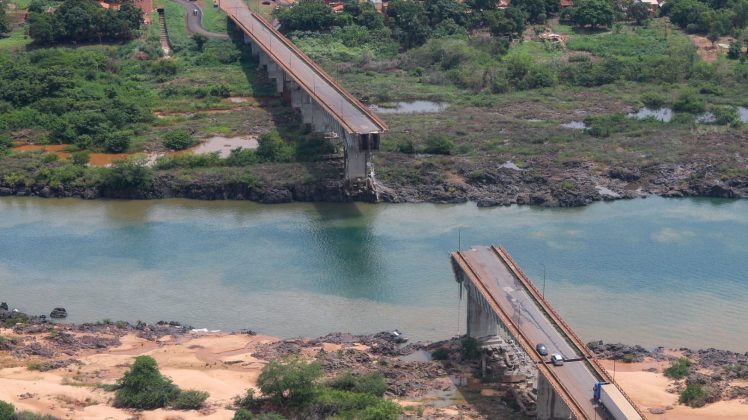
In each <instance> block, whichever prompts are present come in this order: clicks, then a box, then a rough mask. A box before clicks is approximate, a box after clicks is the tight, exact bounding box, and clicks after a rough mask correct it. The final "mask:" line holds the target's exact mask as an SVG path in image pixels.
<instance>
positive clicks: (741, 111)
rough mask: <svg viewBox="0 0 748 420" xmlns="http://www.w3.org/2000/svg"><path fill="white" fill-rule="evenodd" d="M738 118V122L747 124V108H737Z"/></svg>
mask: <svg viewBox="0 0 748 420" xmlns="http://www.w3.org/2000/svg"><path fill="white" fill-rule="evenodd" d="M738 116H739V117H740V121H742V122H744V123H748V108H746V107H744V106H739V107H738Z"/></svg>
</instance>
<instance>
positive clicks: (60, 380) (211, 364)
mask: <svg viewBox="0 0 748 420" xmlns="http://www.w3.org/2000/svg"><path fill="white" fill-rule="evenodd" d="M8 331H9V330H5V331H0V333H2V335H4V336H6V337H7V336H9V335H12V334H6V333H8ZM121 341H122V345H120V346H118V347H115V348H111V349H107V350H105V351H102V352H100V353H96V352H94V351H89V352H88V354H86V353H84V354H81V355H77V356H76V359H78V360H80V361H81V363H82V364H81V365H71V366H69V367H67V368H63V369H56V370H51V371H48V372H39V371H32V370H29V369H28V368H27V364H28V363H29V360H18V359H13V358H11V357H6V358H5V359H3V360H0V363H1V364H0V366H2V367H3V368H1V369H0V400H3V401H6V402H10V403H12V404H13V405H15V406H16V408H17V409H20V410H30V411H34V412H39V413H44V414H51V415H54V416H56V417H59V418H75V419H104V418H113V419H124V418H130V417H132V416H133V414H134V412H130V411H127V410H121V409H117V408H114V407H112V406H111V400H112V398H113V393H111V392H105V391H103V390H101V389H98V388H96V387H95V385H97V384H109V383H114V382H115V381H116V380H117V379H118V378H120V377H121V376H122V375H123V374H124V372H125V371H126V370H127V368H128V366H129V364H130V363H132V359H133V357H134V356H139V355H149V356H152V357H153V358H155V359H156V361H157V362H158V364H159V367H160V369H161V372H162V373H164V374H165V375H166V376H168V377H170V378H171V379H172V380H173V381H174V383H176V384H177V385H179V387H181V388H182V389H199V390H206V391H209V392H210V398H208V400H207V402H206V408H205V409H203V410H201V411H200V412H196V411H170V410H155V411H148V412H142V413H140V415H141V417H140V418H143V419H164V418H183V419H190V418H207V419H230V418H231V417H232V416H233V414H234V412H233V411H232V410H228V409H226V408H225V407H227V406H228V405H230V404H231V402H232V400H233V398H234V397H235V396H237V395H239V394H242V393H244V392H245V391H246V390H247V388H249V387H253V386H255V381H256V380H257V376H258V375H259V373H260V370H261V369H262V367H263V366H264V365H265V363H266V362H265V361H263V360H259V359H255V358H253V357H252V356H251V355H250V354H251V353H252V352H253V351H254V349H255V347H256V346H257V345H258V344H262V343H270V342H273V341H275V339H274V338H273V337H268V336H261V335H257V336H250V335H245V334H233V335H232V334H194V333H193V334H189V335H186V336H183V337H179V338H178V339H176V340H172V339H171V338H170V337H168V336H167V337H163V338H162V339H160V340H159V341H158V342H153V341H148V340H145V339H142V338H138V337H136V336H135V335H134V334H128V335H126V336H124V337H122V339H121ZM13 366H15V367H13Z"/></svg>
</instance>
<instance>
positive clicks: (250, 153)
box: [226, 147, 259, 166]
mask: <svg viewBox="0 0 748 420" xmlns="http://www.w3.org/2000/svg"><path fill="white" fill-rule="evenodd" d="M258 160H259V159H258V158H257V153H255V151H254V150H252V149H244V148H241V147H239V148H236V149H232V150H231V154H230V155H229V157H228V158H226V165H228V166H249V165H252V164H255V163H257V161H258Z"/></svg>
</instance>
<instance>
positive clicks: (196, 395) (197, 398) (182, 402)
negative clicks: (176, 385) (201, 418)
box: [171, 390, 209, 410]
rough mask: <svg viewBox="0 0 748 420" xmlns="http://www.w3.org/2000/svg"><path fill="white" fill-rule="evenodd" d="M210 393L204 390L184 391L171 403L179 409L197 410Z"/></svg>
mask: <svg viewBox="0 0 748 420" xmlns="http://www.w3.org/2000/svg"><path fill="white" fill-rule="evenodd" d="M208 396H209V394H208V393H207V392H204V391H194V390H190V391H182V392H180V393H179V396H177V399H175V400H174V402H173V403H172V404H171V406H172V407H174V408H175V409H177V410H197V409H199V408H200V407H202V406H203V403H204V402H205V400H207V399H208Z"/></svg>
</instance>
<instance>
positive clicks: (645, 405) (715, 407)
mask: <svg viewBox="0 0 748 420" xmlns="http://www.w3.org/2000/svg"><path fill="white" fill-rule="evenodd" d="M602 364H603V366H605V368H606V369H607V370H608V371H609V372H611V374H612V373H613V361H612V360H604V361H602ZM668 366H669V363H668V362H657V361H654V360H651V359H647V360H645V361H644V362H641V363H620V362H618V363H616V365H615V380H616V382H618V383H619V384H620V385H621V387H622V388H623V390H624V391H626V393H627V394H628V395H629V396H630V397H631V398H632V399H633V400H634V402H636V403H637V404H638V405H639V407H640V408H641V409H642V410H644V412H645V413H646V414H647V417H648V418H652V419H663V420H679V419H721V420H727V419H735V420H738V419H742V420H746V419H748V404H746V403H744V402H742V401H741V400H731V401H720V402H716V403H713V404H708V405H707V406H705V407H702V408H691V407H688V406H685V405H679V404H678V394H672V393H669V392H667V388H668V387H669V386H670V385H672V384H673V380H672V379H669V378H667V377H665V375H663V374H662V371H663V369H664V368H666V367H668ZM651 368H656V369H657V372H649V371H648V370H649V369H651ZM668 406H671V407H672V409H670V410H666V411H665V413H664V414H649V411H648V410H649V409H650V408H666V407H668Z"/></svg>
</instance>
